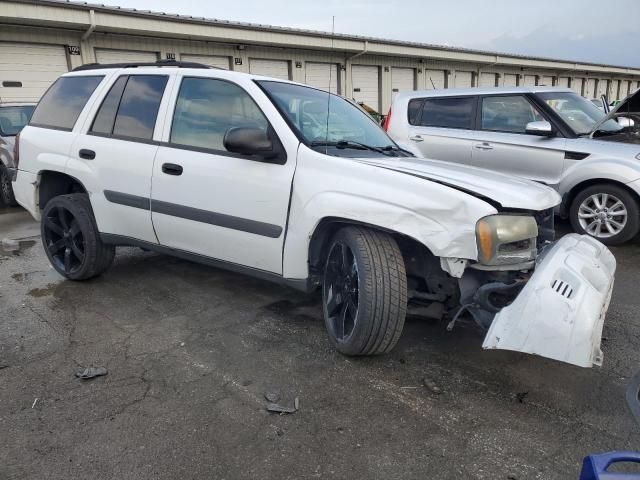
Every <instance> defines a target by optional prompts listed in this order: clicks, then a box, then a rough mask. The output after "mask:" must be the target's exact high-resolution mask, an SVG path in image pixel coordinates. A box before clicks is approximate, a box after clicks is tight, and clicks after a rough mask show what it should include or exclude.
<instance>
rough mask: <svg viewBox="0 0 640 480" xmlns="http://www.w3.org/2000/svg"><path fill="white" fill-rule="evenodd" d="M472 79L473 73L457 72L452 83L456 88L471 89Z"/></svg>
mask: <svg viewBox="0 0 640 480" xmlns="http://www.w3.org/2000/svg"><path fill="white" fill-rule="evenodd" d="M472 78H473V73H471V72H462V71H460V70H457V71H456V76H455V78H454V81H453V83H454V85H455V87H456V88H469V87H471V82H472Z"/></svg>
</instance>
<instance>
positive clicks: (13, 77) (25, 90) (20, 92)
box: [0, 42, 68, 101]
mask: <svg viewBox="0 0 640 480" xmlns="http://www.w3.org/2000/svg"><path fill="white" fill-rule="evenodd" d="M67 70H68V68H67V56H66V53H65V50H64V47H63V46H51V45H36V44H30V43H2V42H0V99H2V100H3V101H37V100H39V99H40V97H41V96H42V94H43V93H44V92H45V91H46V90H47V88H49V85H51V84H52V83H53V82H54V81H55V80H56V79H57V78H58V77H59V76H60V75H61V74H62V73H65V72H67ZM16 82H20V83H21V84H22V86H18V85H19V84H18V83H16ZM3 85H6V86H3ZM11 85H16V86H11Z"/></svg>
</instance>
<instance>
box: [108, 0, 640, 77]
mask: <svg viewBox="0 0 640 480" xmlns="http://www.w3.org/2000/svg"><path fill="white" fill-rule="evenodd" d="M98 1H100V2H101V3H105V4H108V5H120V6H122V7H130V8H139V9H145V10H154V11H163V12H167V13H179V14H184V15H193V16H204V17H209V18H219V19H224V20H236V21H243V22H252V23H266V24H271V25H279V26H285V27H297V28H310V29H313V30H324V31H330V30H331V17H332V16H334V15H335V17H336V32H338V33H346V34H356V35H366V36H372V37H380V38H389V39H395V40H409V41H415V42H424V43H436V44H444V45H452V46H460V47H469V48H476V49H482V50H491V51H497V52H505V53H520V54H525V55H536V56H542V57H551V58H559V59H566V60H576V61H588V62H596V63H605V64H611V65H624V66H632V67H640V49H639V48H638V37H639V36H640V0H608V1H606V2H603V1H602V0H535V1H532V2H524V1H518V0H453V1H442V0H437V1H436V0H406V1H402V2H397V1H396V2H394V1H393V0H369V1H364V0H357V1H348V0H322V1H318V0H296V1H292V0H288V1H287V0H260V1H259V0H245V1H235V2H229V1H225V2H221V1H215V0H214V1H206V0H180V1H179V2H176V1H175V0H152V1H150V0H98ZM96 3H97V2H96Z"/></svg>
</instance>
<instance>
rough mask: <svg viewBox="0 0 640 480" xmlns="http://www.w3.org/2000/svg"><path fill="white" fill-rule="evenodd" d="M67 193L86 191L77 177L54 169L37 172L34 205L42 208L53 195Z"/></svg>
mask: <svg viewBox="0 0 640 480" xmlns="http://www.w3.org/2000/svg"><path fill="white" fill-rule="evenodd" d="M69 193H88V192H87V189H86V188H85V186H84V185H83V184H82V182H81V181H80V180H78V179H77V178H75V177H73V176H71V175H69V174H67V173H63V172H59V171H56V170H41V171H40V172H39V173H38V188H37V193H36V205H37V206H38V208H39V209H40V210H42V209H43V208H44V207H45V205H46V204H47V203H48V202H49V200H51V199H52V198H54V197H57V196H59V195H67V194H69Z"/></svg>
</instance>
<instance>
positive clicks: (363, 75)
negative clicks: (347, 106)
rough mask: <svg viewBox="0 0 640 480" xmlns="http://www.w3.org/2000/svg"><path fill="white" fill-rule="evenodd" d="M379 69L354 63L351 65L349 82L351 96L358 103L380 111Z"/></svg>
mask: <svg viewBox="0 0 640 480" xmlns="http://www.w3.org/2000/svg"><path fill="white" fill-rule="evenodd" d="M379 76H380V73H379V70H378V67H376V66H369V65H354V66H353V67H351V84H352V85H353V98H354V99H355V101H356V102H358V103H365V104H366V105H367V106H369V107H370V108H372V109H373V110H375V111H376V112H378V113H379V112H380V104H379V101H380V87H379V83H380V80H379Z"/></svg>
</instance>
